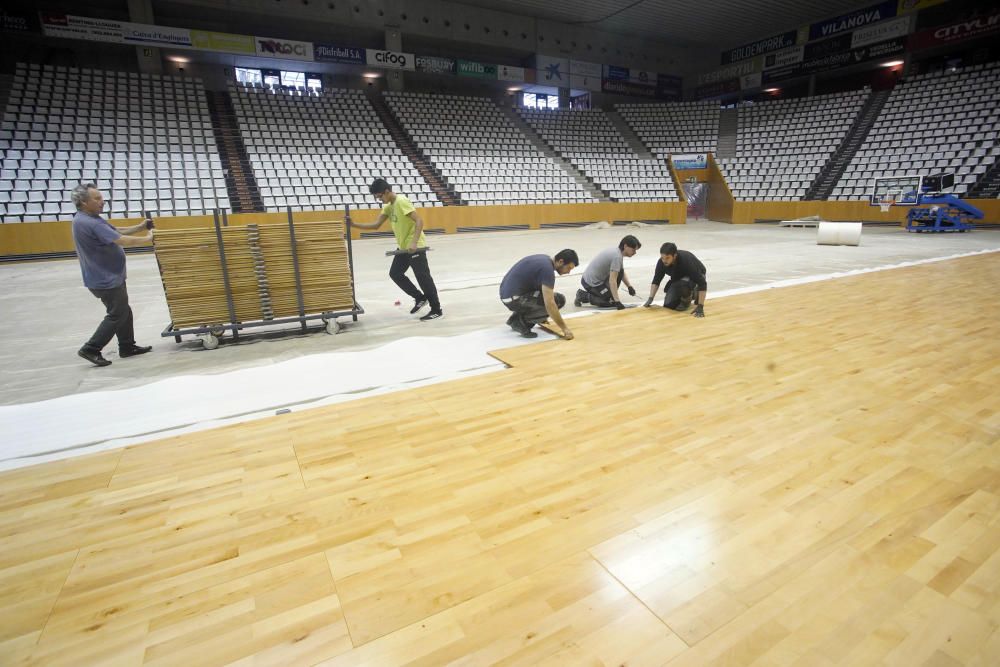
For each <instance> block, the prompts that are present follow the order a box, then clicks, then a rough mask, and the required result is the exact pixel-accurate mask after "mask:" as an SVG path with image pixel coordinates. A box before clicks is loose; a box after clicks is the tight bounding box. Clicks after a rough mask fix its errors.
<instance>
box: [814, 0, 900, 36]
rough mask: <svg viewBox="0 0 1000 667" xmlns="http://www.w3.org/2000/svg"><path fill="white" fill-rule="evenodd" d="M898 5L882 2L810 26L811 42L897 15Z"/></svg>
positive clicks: (891, 2)
mask: <svg viewBox="0 0 1000 667" xmlns="http://www.w3.org/2000/svg"><path fill="white" fill-rule="evenodd" d="M897 7H898V3H897V1H896V0H889V1H888V2H881V3H879V4H877V5H872V6H871V7H865V8H864V9H859V10H857V11H854V12H851V13H850V14H844V15H843V16H838V17H837V18H833V19H827V20H826V21H820V22H819V23H813V24H812V25H811V26H809V40H810V41H812V40H814V39H823V38H824V37H832V36H833V35H837V34H840V33H842V32H848V31H851V30H854V29H855V28H860V27H862V26H866V25H870V24H872V23H878V22H879V21H884V20H885V19H889V18H892V17H893V16H895V15H896V8H897Z"/></svg>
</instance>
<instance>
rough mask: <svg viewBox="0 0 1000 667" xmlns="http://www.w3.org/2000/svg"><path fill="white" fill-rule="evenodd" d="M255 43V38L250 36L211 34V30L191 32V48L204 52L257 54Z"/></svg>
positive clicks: (227, 33) (226, 33) (223, 33)
mask: <svg viewBox="0 0 1000 667" xmlns="http://www.w3.org/2000/svg"><path fill="white" fill-rule="evenodd" d="M253 41H254V40H253V37H251V36H250V35H234V34H232V33H229V32H211V31H210V30H192V31H191V46H193V47H194V48H196V49H201V50H203V51H224V52H226V53H246V54H253V53H256V52H257V50H256V49H255V48H254V44H253Z"/></svg>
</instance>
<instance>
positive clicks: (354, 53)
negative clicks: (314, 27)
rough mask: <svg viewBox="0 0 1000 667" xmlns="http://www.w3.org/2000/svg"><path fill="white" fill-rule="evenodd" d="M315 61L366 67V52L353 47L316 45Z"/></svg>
mask: <svg viewBox="0 0 1000 667" xmlns="http://www.w3.org/2000/svg"><path fill="white" fill-rule="evenodd" d="M313 60H315V61H316V62H320V63H346V64H348V65H364V64H365V63H366V62H367V61H366V59H365V50H364V49H356V48H354V47H353V46H337V45H336V44H315V45H314V46H313Z"/></svg>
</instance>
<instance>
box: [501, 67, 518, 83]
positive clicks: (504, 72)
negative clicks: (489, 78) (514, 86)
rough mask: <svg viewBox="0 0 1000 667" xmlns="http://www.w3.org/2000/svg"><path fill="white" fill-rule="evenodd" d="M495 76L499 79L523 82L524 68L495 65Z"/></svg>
mask: <svg viewBox="0 0 1000 667" xmlns="http://www.w3.org/2000/svg"><path fill="white" fill-rule="evenodd" d="M497 78H498V79H500V80H501V81H514V82H515V83H524V81H525V78H524V68H523V67H511V66H510V65H497Z"/></svg>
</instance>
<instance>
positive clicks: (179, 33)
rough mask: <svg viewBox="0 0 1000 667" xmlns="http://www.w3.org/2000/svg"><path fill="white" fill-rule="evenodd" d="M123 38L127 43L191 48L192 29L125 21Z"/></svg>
mask: <svg viewBox="0 0 1000 667" xmlns="http://www.w3.org/2000/svg"><path fill="white" fill-rule="evenodd" d="M122 40H123V41H124V42H125V43H127V44H144V45H150V46H174V47H180V48H182V49H189V48H191V31H190V30H188V29H187V28H170V27H166V26H159V25H145V24H143V23H123V24H122Z"/></svg>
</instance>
